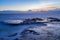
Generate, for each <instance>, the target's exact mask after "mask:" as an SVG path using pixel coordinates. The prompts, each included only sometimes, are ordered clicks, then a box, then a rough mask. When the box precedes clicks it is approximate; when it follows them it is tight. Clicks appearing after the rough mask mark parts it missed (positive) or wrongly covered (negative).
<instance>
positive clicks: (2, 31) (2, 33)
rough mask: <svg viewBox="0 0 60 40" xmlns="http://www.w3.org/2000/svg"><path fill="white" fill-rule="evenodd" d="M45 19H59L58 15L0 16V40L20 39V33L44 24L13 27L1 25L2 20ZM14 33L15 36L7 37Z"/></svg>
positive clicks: (59, 15)
mask: <svg viewBox="0 0 60 40" xmlns="http://www.w3.org/2000/svg"><path fill="white" fill-rule="evenodd" d="M47 17H53V18H59V19H60V13H52V14H49V13H43V14H42V13H35V14H28V13H27V14H0V38H7V39H6V40H8V39H9V40H12V39H14V38H17V37H21V36H22V35H21V34H20V33H21V32H22V31H24V30H25V29H26V28H29V27H35V26H45V25H44V24H26V25H25V24H24V25H16V26H13V25H7V24H4V23H2V22H3V21H4V20H24V19H32V18H47ZM57 24H58V25H60V22H55V25H57ZM52 25H53V23H52ZM58 25H57V26H58ZM14 33H17V35H16V36H13V37H8V36H9V35H12V34H14Z"/></svg>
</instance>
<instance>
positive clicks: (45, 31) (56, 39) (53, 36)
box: [21, 23, 60, 40]
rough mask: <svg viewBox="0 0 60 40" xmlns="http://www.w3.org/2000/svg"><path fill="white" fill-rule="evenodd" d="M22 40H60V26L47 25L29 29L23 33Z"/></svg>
mask: <svg viewBox="0 0 60 40" xmlns="http://www.w3.org/2000/svg"><path fill="white" fill-rule="evenodd" d="M21 34H22V35H23V36H22V40H60V25H59V24H56V23H55V24H54V23H52V24H50V23H49V24H47V26H41V27H38V26H37V27H32V28H27V29H26V30H24V31H23V32H22V33H21Z"/></svg>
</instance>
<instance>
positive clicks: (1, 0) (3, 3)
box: [0, 0, 60, 11]
mask: <svg viewBox="0 0 60 40" xmlns="http://www.w3.org/2000/svg"><path fill="white" fill-rule="evenodd" d="M55 8H60V0H0V10H18V11H26V10H29V9H31V10H51V9H55Z"/></svg>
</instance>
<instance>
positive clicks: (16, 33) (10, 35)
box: [8, 33, 17, 37]
mask: <svg viewBox="0 0 60 40" xmlns="http://www.w3.org/2000/svg"><path fill="white" fill-rule="evenodd" d="M16 35H17V33H15V34H12V35H8V37H14V36H16Z"/></svg>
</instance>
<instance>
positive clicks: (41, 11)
mask: <svg viewBox="0 0 60 40" xmlns="http://www.w3.org/2000/svg"><path fill="white" fill-rule="evenodd" d="M20 13H24V14H25V13H27V14H28V13H60V8H58V9H54V10H48V11H45V10H40V11H38V10H37V11H33V10H28V11H15V10H3V11H0V14H20Z"/></svg>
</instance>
